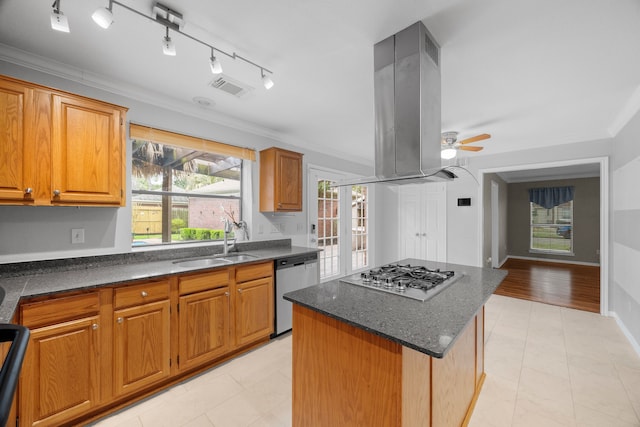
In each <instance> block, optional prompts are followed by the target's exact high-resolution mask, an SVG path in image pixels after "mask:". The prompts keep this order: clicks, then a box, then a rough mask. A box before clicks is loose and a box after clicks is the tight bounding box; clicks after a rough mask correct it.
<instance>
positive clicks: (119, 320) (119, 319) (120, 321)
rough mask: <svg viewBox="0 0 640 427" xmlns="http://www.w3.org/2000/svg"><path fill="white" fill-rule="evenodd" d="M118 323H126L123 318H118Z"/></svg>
mask: <svg viewBox="0 0 640 427" xmlns="http://www.w3.org/2000/svg"><path fill="white" fill-rule="evenodd" d="M116 321H117V322H118V323H122V322H124V319H123V318H122V317H118V319H117V320H116Z"/></svg>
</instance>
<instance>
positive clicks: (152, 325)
mask: <svg viewBox="0 0 640 427" xmlns="http://www.w3.org/2000/svg"><path fill="white" fill-rule="evenodd" d="M113 319H114V324H113V355H114V358H113V370H114V377H113V378H114V381H115V394H116V395H123V394H128V393H132V392H134V391H138V390H140V389H142V388H144V387H147V386H148V385H150V384H153V383H155V382H158V381H161V380H163V379H166V378H168V377H169V375H170V371H169V370H170V357H171V356H170V340H169V320H170V317H169V300H168V299H167V300H165V301H158V302H152V303H148V304H143V305H138V306H133V307H129V308H124V309H121V310H116V311H114V312H113Z"/></svg>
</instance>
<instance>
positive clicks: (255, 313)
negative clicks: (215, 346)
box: [235, 277, 273, 346]
mask: <svg viewBox="0 0 640 427" xmlns="http://www.w3.org/2000/svg"><path fill="white" fill-rule="evenodd" d="M235 298H236V302H235V328H236V331H235V339H236V342H235V344H236V346H242V345H245V344H249V343H252V342H254V341H257V340H259V339H261V338H265V337H268V336H269V335H271V333H273V279H272V278H271V277H267V278H264V279H258V280H252V281H250V282H245V283H242V284H237V285H236V295H235Z"/></svg>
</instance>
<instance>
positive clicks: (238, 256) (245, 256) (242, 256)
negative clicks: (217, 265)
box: [218, 253, 258, 262]
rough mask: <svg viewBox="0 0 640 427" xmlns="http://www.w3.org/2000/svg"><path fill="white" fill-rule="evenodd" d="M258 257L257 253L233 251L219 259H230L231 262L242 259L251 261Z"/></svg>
mask: <svg viewBox="0 0 640 427" xmlns="http://www.w3.org/2000/svg"><path fill="white" fill-rule="evenodd" d="M256 258H258V257H257V256H255V255H250V254H242V253H231V254H226V255H222V256H221V257H220V258H218V259H224V260H229V261H230V262H242V261H251V260H253V259H256Z"/></svg>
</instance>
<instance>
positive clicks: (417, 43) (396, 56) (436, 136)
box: [338, 21, 456, 186]
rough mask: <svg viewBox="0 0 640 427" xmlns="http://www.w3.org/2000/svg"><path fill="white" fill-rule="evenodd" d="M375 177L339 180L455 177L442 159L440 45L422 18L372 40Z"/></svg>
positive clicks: (404, 180) (360, 181) (398, 181)
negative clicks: (387, 35) (398, 30)
mask: <svg viewBox="0 0 640 427" xmlns="http://www.w3.org/2000/svg"><path fill="white" fill-rule="evenodd" d="M373 54H374V55H373V56H374V58H373V60H374V89H375V118H376V122H375V123H376V128H375V177H370V178H363V179H358V180H352V181H349V182H346V181H345V182H343V183H339V184H338V186H344V185H352V184H365V183H372V182H388V183H393V184H403V183H408V182H416V181H443V180H451V179H453V178H456V175H454V174H453V173H452V172H450V171H448V170H445V169H443V168H442V166H441V159H440V139H441V135H440V132H441V131H440V123H441V119H440V110H441V90H440V86H441V84H440V47H439V46H438V44H437V43H436V42H435V40H434V39H433V37H432V36H431V34H430V33H429V31H428V30H427V28H426V27H425V26H424V24H423V23H422V22H420V21H419V22H416V23H415V24H413V25H411V26H410V27H407V28H405V29H404V30H402V31H400V32H399V33H397V34H394V35H392V36H391V37H388V38H386V39H384V40H382V41H381V42H379V43H376V44H375V45H374V52H373Z"/></svg>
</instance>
